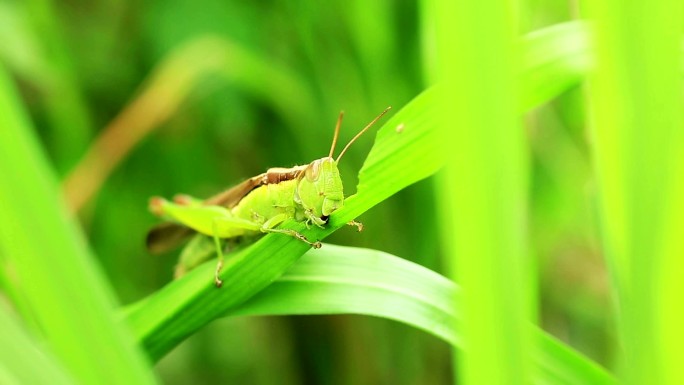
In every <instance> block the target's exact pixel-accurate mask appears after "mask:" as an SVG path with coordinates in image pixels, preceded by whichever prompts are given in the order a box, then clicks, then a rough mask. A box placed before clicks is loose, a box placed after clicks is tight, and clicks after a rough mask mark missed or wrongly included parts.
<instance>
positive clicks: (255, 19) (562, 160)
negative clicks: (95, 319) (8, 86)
mask: <svg viewBox="0 0 684 385" xmlns="http://www.w3.org/2000/svg"><path fill="white" fill-rule="evenodd" d="M523 3H524V4H523V6H524V7H523V8H524V9H525V12H523V15H524V17H523V27H524V28H523V30H524V31H531V30H534V29H537V28H540V27H543V26H547V25H551V24H555V23H558V22H561V21H565V20H569V19H572V18H574V16H575V12H576V9H575V2H574V1H555V0H528V1H526V2H523ZM425 28H426V20H425V17H424V15H423V14H422V13H421V4H419V3H417V2H410V1H386V0H378V1H372V2H366V1H351V2H342V1H334V2H321V3H316V2H300V1H285V2H276V1H264V2H253V3H252V2H238V1H220V0H193V1H190V0H167V1H161V0H152V1H145V2H133V1H113V0H109V1H90V2H85V1H69V2H50V1H46V0H26V1H8V0H3V1H2V2H0V36H3V38H2V39H3V43H2V44H0V59H1V60H2V62H3V63H4V64H5V66H7V67H8V69H9V70H10V71H11V73H12V75H13V77H14V80H15V81H16V82H17V83H18V85H19V89H20V92H21V97H22V100H23V102H24V103H25V105H26V106H27V107H28V109H29V112H30V117H31V119H32V121H33V122H34V125H35V127H36V128H37V130H38V133H39V136H40V139H41V143H42V145H43V146H44V148H45V150H46V151H47V153H48V155H49V158H50V161H51V162H52V164H53V165H54V168H55V170H56V171H57V173H58V174H59V175H60V177H61V178H62V179H63V180H64V181H67V180H71V181H73V183H72V184H71V185H69V190H68V194H67V198H70V197H71V198H72V199H74V200H76V198H73V197H74V196H76V195H78V193H79V192H84V191H88V189H89V188H93V189H94V190H93V191H94V193H93V194H92V195H91V196H90V197H89V198H88V197H86V198H82V199H83V200H82V204H81V205H79V206H80V207H78V217H79V220H80V222H81V224H82V226H83V228H84V231H85V232H86V234H87V237H88V240H89V242H90V244H91V245H92V248H93V249H94V252H95V254H96V255H97V258H98V260H99V262H100V264H101V265H102V266H103V270H104V271H105V272H106V275H107V278H108V279H109V281H110V282H111V284H112V285H113V287H114V288H115V290H116V293H117V294H118V296H119V298H120V299H121V302H122V303H124V304H126V303H130V302H133V301H135V300H137V299H140V298H142V297H143V296H145V295H147V294H149V293H152V292H154V291H155V290H157V289H158V288H160V287H162V286H163V285H164V284H165V283H167V282H168V281H169V280H170V279H171V277H172V271H173V265H174V264H175V258H176V254H177V252H174V253H169V254H168V255H164V256H150V255H149V254H148V253H147V252H146V250H145V248H144V236H145V234H146V231H147V230H148V229H149V228H150V227H151V226H153V225H154V224H155V223H157V219H156V218H155V217H154V216H153V215H151V214H150V213H149V212H148V211H147V201H148V199H149V197H150V196H153V195H162V196H166V197H170V196H172V195H173V194H175V193H179V192H183V193H188V194H191V195H194V196H197V197H207V196H210V195H213V194H214V193H216V192H218V191H220V190H222V189H224V188H226V187H229V186H230V185H232V184H234V183H237V182H239V181H241V180H242V179H244V178H247V177H249V176H252V175H255V174H258V173H260V172H263V171H264V170H265V169H267V168H268V167H273V166H283V167H289V166H292V165H295V164H303V163H308V162H310V161H311V160H313V159H315V158H319V157H322V156H324V155H326V154H327V151H328V149H329V145H330V141H331V138H332V131H333V128H334V124H335V120H336V118H337V114H338V112H339V111H340V110H344V111H345V112H346V115H345V120H344V123H343V129H342V139H341V142H342V143H344V142H346V141H347V140H348V139H349V138H351V136H352V135H353V134H355V133H356V132H357V131H358V130H359V129H360V128H362V127H363V126H364V125H365V124H366V123H367V122H368V121H370V120H371V119H372V118H373V117H374V116H375V115H377V114H378V113H379V112H380V111H382V110H383V109H384V108H385V107H386V106H388V105H392V106H394V107H395V108H400V107H402V106H403V105H404V104H405V103H407V102H408V101H410V100H411V99H412V98H414V97H415V96H416V95H417V94H419V93H420V92H421V91H422V90H424V89H425V88H427V87H428V86H429V85H430V84H429V83H430V81H429V79H430V78H431V75H430V73H431V66H432V60H433V56H434V55H433V52H432V48H433V42H432V41H431V37H430V35H429V34H428V33H426V32H425ZM141 95H142V96H141ZM141 100H142V101H141ZM117 122H118V123H117ZM122 122H123V123H122ZM585 122H586V119H585V113H584V101H583V98H582V90H581V89H580V88H579V87H577V88H573V89H570V90H568V91H567V92H565V93H564V94H563V95H561V96H560V97H559V98H557V99H556V100H555V101H554V102H552V103H551V104H549V105H546V106H543V107H540V108H538V109H536V110H535V111H533V112H531V113H529V114H527V115H526V116H525V130H526V133H527V137H528V139H529V143H530V149H531V158H530V159H531V170H532V171H531V183H530V194H529V197H530V202H529V203H530V210H531V212H530V233H531V234H530V240H531V245H530V246H531V252H532V254H533V257H534V259H535V260H536V261H537V262H536V263H537V265H538V287H539V293H540V294H539V300H540V320H539V322H540V324H541V325H542V326H543V328H544V329H545V330H547V331H549V332H551V333H552V334H553V335H555V336H557V337H558V338H559V339H561V340H563V341H565V342H567V343H569V344H570V345H571V346H573V347H575V348H577V349H578V350H579V351H581V352H582V353H584V354H585V355H587V356H589V357H590V358H592V359H594V360H595V361H597V362H598V363H600V364H602V365H605V366H607V367H612V363H613V357H614V352H613V350H614V346H615V343H614V340H615V335H614V331H613V328H612V327H611V324H612V322H613V320H612V318H611V317H612V316H611V314H612V312H611V307H612V303H611V301H610V298H609V284H608V282H607V279H606V273H605V267H604V263H603V260H602V256H601V253H600V248H599V244H598V240H597V239H598V238H597V231H596V228H595V218H594V217H595V214H594V210H595V208H594V207H593V206H592V204H593V203H592V202H593V201H594V199H595V194H596V191H595V190H596V187H595V185H594V182H593V181H592V178H591V169H590V162H589V152H588V146H587V133H586V126H585V124H586V123H585ZM98 137H99V138H104V139H102V140H101V141H100V142H98V143H99V144H98V147H95V148H96V149H97V152H96V153H97V154H105V155H103V158H107V157H108V156H110V155H111V158H110V159H113V158H116V157H117V156H120V157H121V159H122V160H121V162H120V163H118V164H116V165H115V166H114V167H113V168H112V172H111V173H109V174H108V173H103V174H102V175H101V176H102V177H103V183H102V184H101V185H100V184H99V183H97V178H96V177H87V176H88V175H90V174H88V171H87V170H86V169H84V168H79V167H83V164H84V162H86V161H88V159H89V158H87V157H85V158H84V156H86V155H85V154H86V153H87V151H88V149H89V148H93V147H91V145H92V143H94V141H95V140H96V138H98ZM372 137H373V134H369V135H366V137H364V138H362V139H361V140H359V141H358V142H357V143H356V144H355V145H354V146H353V147H352V148H351V150H350V151H349V153H348V155H346V156H345V159H344V162H342V164H341V172H342V177H343V180H344V181H345V192H346V195H349V194H352V193H353V192H354V186H355V185H356V173H357V171H358V170H359V169H360V167H361V165H362V164H363V160H364V157H365V155H366V154H367V152H368V150H369V149H370V147H371V144H372ZM129 147H130V151H122V148H124V149H128V148H129ZM84 159H85V161H84ZM92 159H97V158H92ZM92 159H91V160H92ZM93 162H94V164H98V163H97V161H93ZM86 163H87V162H86ZM77 165H80V166H79V167H77ZM96 169H97V167H96ZM101 169H106V167H102V168H101ZM84 170H86V171H84ZM91 171H92V170H91ZM81 172H82V173H85V174H84V175H86V177H85V179H78V178H76V177H75V176H74V175H79V173H81ZM70 178H74V179H70ZM84 181H85V182H84ZM65 183H66V182H65ZM463 188H468V186H467V183H466V184H464V185H463ZM432 189H433V181H432V180H426V181H423V182H420V183H418V184H416V185H413V186H411V187H410V188H408V189H406V190H404V191H402V192H400V193H399V194H397V195H396V196H394V197H392V198H391V199H389V200H387V201H386V202H384V203H382V204H381V205H379V206H377V207H376V208H374V209H373V210H371V211H369V212H368V213H366V214H365V215H363V216H362V217H361V218H359V220H360V221H362V222H363V223H364V224H365V230H364V232H362V233H360V234H357V233H356V232H354V231H351V230H349V229H346V230H345V229H343V230H341V231H339V232H337V233H336V234H334V235H333V236H331V237H330V238H328V239H327V242H330V243H336V244H342V245H354V246H362V247H369V248H374V249H379V250H383V251H386V252H389V253H391V254H394V255H397V256H400V257H402V258H405V259H408V260H411V261H413V262H416V263H418V264H420V265H423V266H426V267H428V268H429V269H432V270H435V271H437V272H440V273H443V274H444V263H443V261H442V256H441V254H440V251H439V247H438V240H437V236H436V230H435V227H436V224H435V222H436V215H435V208H434V198H433V190H432ZM451 363H452V361H451V350H450V347H449V346H448V345H447V344H446V343H444V342H442V341H440V340H437V339H436V338H434V337H432V336H430V335H428V334H426V333H423V332H422V331H419V330H416V329H413V328H410V327H408V326H405V325H402V324H398V323H395V322H392V321H389V320H383V319H375V318H369V317H362V316H299V317H264V318H228V319H222V320H219V321H216V322H214V323H212V324H211V325H209V326H208V327H206V328H204V329H203V330H202V331H200V332H199V333H197V334H195V335H194V336H192V337H191V338H189V339H188V340H186V341H185V342H184V343H183V344H181V345H180V346H179V347H178V348H176V349H175V350H174V351H173V352H172V353H170V354H169V355H168V356H166V357H165V358H164V359H163V360H162V361H161V362H159V364H158V365H157V370H158V373H159V375H160V377H161V378H162V380H163V382H164V383H168V384H185V383H229V382H232V383H249V384H383V383H384V384H389V383H391V384H447V383H451V382H452V368H451Z"/></svg>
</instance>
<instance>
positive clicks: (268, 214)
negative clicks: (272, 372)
mask: <svg viewBox="0 0 684 385" xmlns="http://www.w3.org/2000/svg"><path fill="white" fill-rule="evenodd" d="M390 108H391V107H387V108H386V109H385V110H384V111H383V112H382V113H380V115H378V116H377V117H375V119H373V120H372V121H371V122H370V123H368V124H367V125H366V127H364V128H363V129H362V130H361V131H359V133H358V134H356V136H354V138H352V139H351V140H350V141H349V143H347V145H346V146H345V147H344V149H342V151H341V152H340V154H339V155H338V156H337V159H334V158H333V153H334V151H335V146H336V144H337V139H338V136H339V132H340V127H341V125H342V118H343V116H344V113H343V112H340V115H339V117H338V118H337V124H336V125H335V132H334V135H333V141H332V145H331V146H330V152H329V154H328V156H326V157H323V158H320V159H316V160H314V161H313V162H311V163H309V164H307V165H302V166H294V167H290V168H283V167H275V168H270V169H268V170H267V171H266V172H265V173H262V174H259V175H257V176H254V177H251V178H249V179H247V180H245V181H244V182H242V183H240V184H238V185H236V186H234V187H232V188H230V189H228V190H226V191H223V192H221V193H219V194H217V195H215V196H213V197H211V198H209V199H206V200H204V201H202V200H199V199H195V198H192V197H190V196H187V195H177V196H176V197H175V198H174V200H173V201H168V200H166V199H164V198H161V197H153V198H151V199H150V211H152V213H154V214H155V215H157V216H160V217H164V218H166V219H169V220H171V222H167V223H162V224H160V225H158V226H157V227H155V228H153V229H152V230H150V232H149V233H148V235H147V248H148V250H150V252H152V253H160V252H164V251H167V250H169V249H171V248H173V247H175V246H177V245H178V244H179V243H181V242H182V241H184V240H185V239H186V238H188V237H189V236H192V235H193V234H195V233H199V234H201V235H203V237H202V238H206V237H207V236H208V237H211V238H213V240H214V245H213V247H215V252H216V254H217V255H218V262H217V264H216V269H215V271H214V283H215V284H216V286H217V287H221V285H222V284H223V281H222V280H221V279H220V277H219V274H220V272H221V269H222V267H223V260H224V256H223V249H222V247H221V241H220V240H221V239H225V240H227V241H231V240H232V241H235V240H237V239H241V238H250V237H254V236H258V235H260V234H265V233H278V234H284V235H288V236H291V237H294V238H297V239H299V240H300V241H302V242H305V243H307V244H308V245H310V246H312V247H314V248H320V247H321V243H320V242H319V241H313V242H312V241H310V240H308V239H307V238H306V237H305V236H304V235H303V234H301V233H298V232H296V231H294V230H290V229H280V228H278V225H280V224H281V223H283V222H284V221H286V220H288V219H294V220H295V221H298V222H305V223H306V226H307V228H308V227H309V226H310V225H315V226H318V227H323V226H324V225H325V224H326V223H327V222H328V219H329V217H330V215H331V214H332V213H333V212H335V211H336V210H338V209H340V208H341V207H342V206H343V204H344V192H343V186H342V179H341V178H340V173H339V170H338V168H337V165H338V163H339V161H340V159H341V158H342V156H343V155H344V153H345V152H346V151H347V149H348V148H349V147H350V146H351V145H352V143H354V142H355V141H356V140H357V139H358V138H359V137H360V136H361V135H362V134H363V133H364V132H366V131H367V130H368V129H369V128H370V127H371V126H373V124H375V123H376V122H377V121H378V120H379V119H380V118H381V117H382V116H383V115H384V114H385V113H387V111H389V109H390ZM348 224H349V225H354V226H357V228H358V230H359V231H361V230H362V228H363V226H362V224H361V223H359V222H356V221H352V222H349V223H348ZM194 243H196V242H191V245H192V244H194ZM182 260H183V256H181V263H179V265H178V266H177V268H176V276H179V275H182V274H183V273H184V269H185V266H183V264H182Z"/></svg>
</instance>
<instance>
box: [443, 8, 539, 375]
mask: <svg viewBox="0 0 684 385" xmlns="http://www.w3.org/2000/svg"><path fill="white" fill-rule="evenodd" d="M435 4H436V8H435V12H434V13H433V15H434V16H435V22H436V25H437V46H438V49H439V50H438V63H439V64H438V68H439V75H440V78H441V83H440V86H441V87H442V105H441V107H440V117H441V119H442V127H443V128H444V132H443V141H442V142H443V143H444V147H443V148H442V149H441V151H443V152H444V153H445V154H446V156H447V161H446V169H445V171H444V172H443V173H442V175H441V179H440V186H439V199H440V202H441V213H442V215H443V217H444V220H443V223H442V225H443V232H442V234H443V237H444V244H445V251H446V252H447V255H448V258H450V263H451V266H452V269H451V270H452V276H455V278H456V279H455V280H456V282H458V283H459V284H461V285H462V288H463V313H464V321H463V332H464V340H465V351H464V352H463V353H462V354H459V357H458V360H457V364H458V371H459V373H458V376H459V377H460V379H461V381H459V383H464V384H528V383H529V379H530V373H529V371H530V360H529V358H530V354H529V352H530V351H531V347H530V343H531V342H530V336H529V335H528V333H529V331H530V330H531V329H530V328H529V322H530V310H531V306H530V305H531V301H530V300H529V298H530V294H531V292H530V291H529V288H530V286H531V285H530V283H529V279H528V276H527V274H528V272H527V267H528V262H527V261H528V259H527V258H526V246H525V228H526V224H525V216H526V203H525V201H526V197H525V195H526V194H525V191H526V186H527V172H528V171H527V165H526V156H525V144H524V142H525V139H524V136H523V135H524V131H523V130H522V127H521V125H520V121H519V115H518V104H519V89H518V84H517V73H518V64H519V60H518V57H517V53H516V45H515V43H516V41H517V36H516V31H517V27H516V21H515V19H514V17H513V15H515V14H516V13H515V10H514V7H513V2H503V3H502V2H500V1H458V2H454V1H449V0H444V1H436V3H435Z"/></svg>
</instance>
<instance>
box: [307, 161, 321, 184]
mask: <svg viewBox="0 0 684 385" xmlns="http://www.w3.org/2000/svg"><path fill="white" fill-rule="evenodd" d="M320 174H321V161H320V159H319V160H315V161H313V162H311V164H310V165H309V167H307V168H306V171H305V172H304V175H305V176H306V179H307V180H308V181H310V182H315V181H317V180H318V177H319V175H320Z"/></svg>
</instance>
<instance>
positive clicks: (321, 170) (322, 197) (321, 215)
mask: <svg viewBox="0 0 684 385" xmlns="http://www.w3.org/2000/svg"><path fill="white" fill-rule="evenodd" d="M390 108H391V107H387V108H386V109H385V110H384V111H383V112H382V113H381V114H380V115H378V116H377V117H376V118H375V119H373V120H372V121H371V122H370V123H368V125H367V126H366V127H364V128H363V129H362V130H361V131H360V132H359V133H358V134H356V136H355V137H354V138H353V139H352V140H350V141H349V143H347V145H346V146H345V147H344V149H342V151H341V152H340V154H339V155H338V156H337V159H335V158H333V153H334V152H335V145H336V144H337V138H338V135H339V133H340V126H341V124H342V117H343V115H344V114H343V113H342V112H340V116H339V117H338V118H337V125H336V126H335V135H334V137H333V142H332V146H331V147H330V153H329V154H328V156H326V157H324V158H321V159H316V160H314V161H313V162H311V163H310V164H309V165H308V166H307V167H306V169H305V170H304V172H303V175H302V176H301V177H300V181H299V184H298V186H297V190H296V193H295V201H297V203H299V204H300V205H301V206H302V207H303V208H304V211H305V213H306V216H307V217H308V218H309V219H310V220H312V221H313V222H315V223H316V224H317V225H321V224H322V223H325V222H327V221H328V217H329V216H330V214H332V213H333V212H334V211H335V210H338V209H340V208H341V207H342V206H343V205H344V191H343V187H342V179H341V178H340V171H339V170H338V169H337V162H339V161H340V159H341V158H342V155H344V153H345V152H346V151H347V149H348V148H349V146H351V145H352V143H354V142H355V141H356V139H358V138H359V137H360V136H361V135H362V134H363V133H364V132H366V131H367V130H368V129H369V128H370V127H371V126H372V125H373V124H374V123H375V122H376V121H378V119H380V118H381V117H382V116H383V115H384V114H385V113H386V112H387V111H389V109H390Z"/></svg>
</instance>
